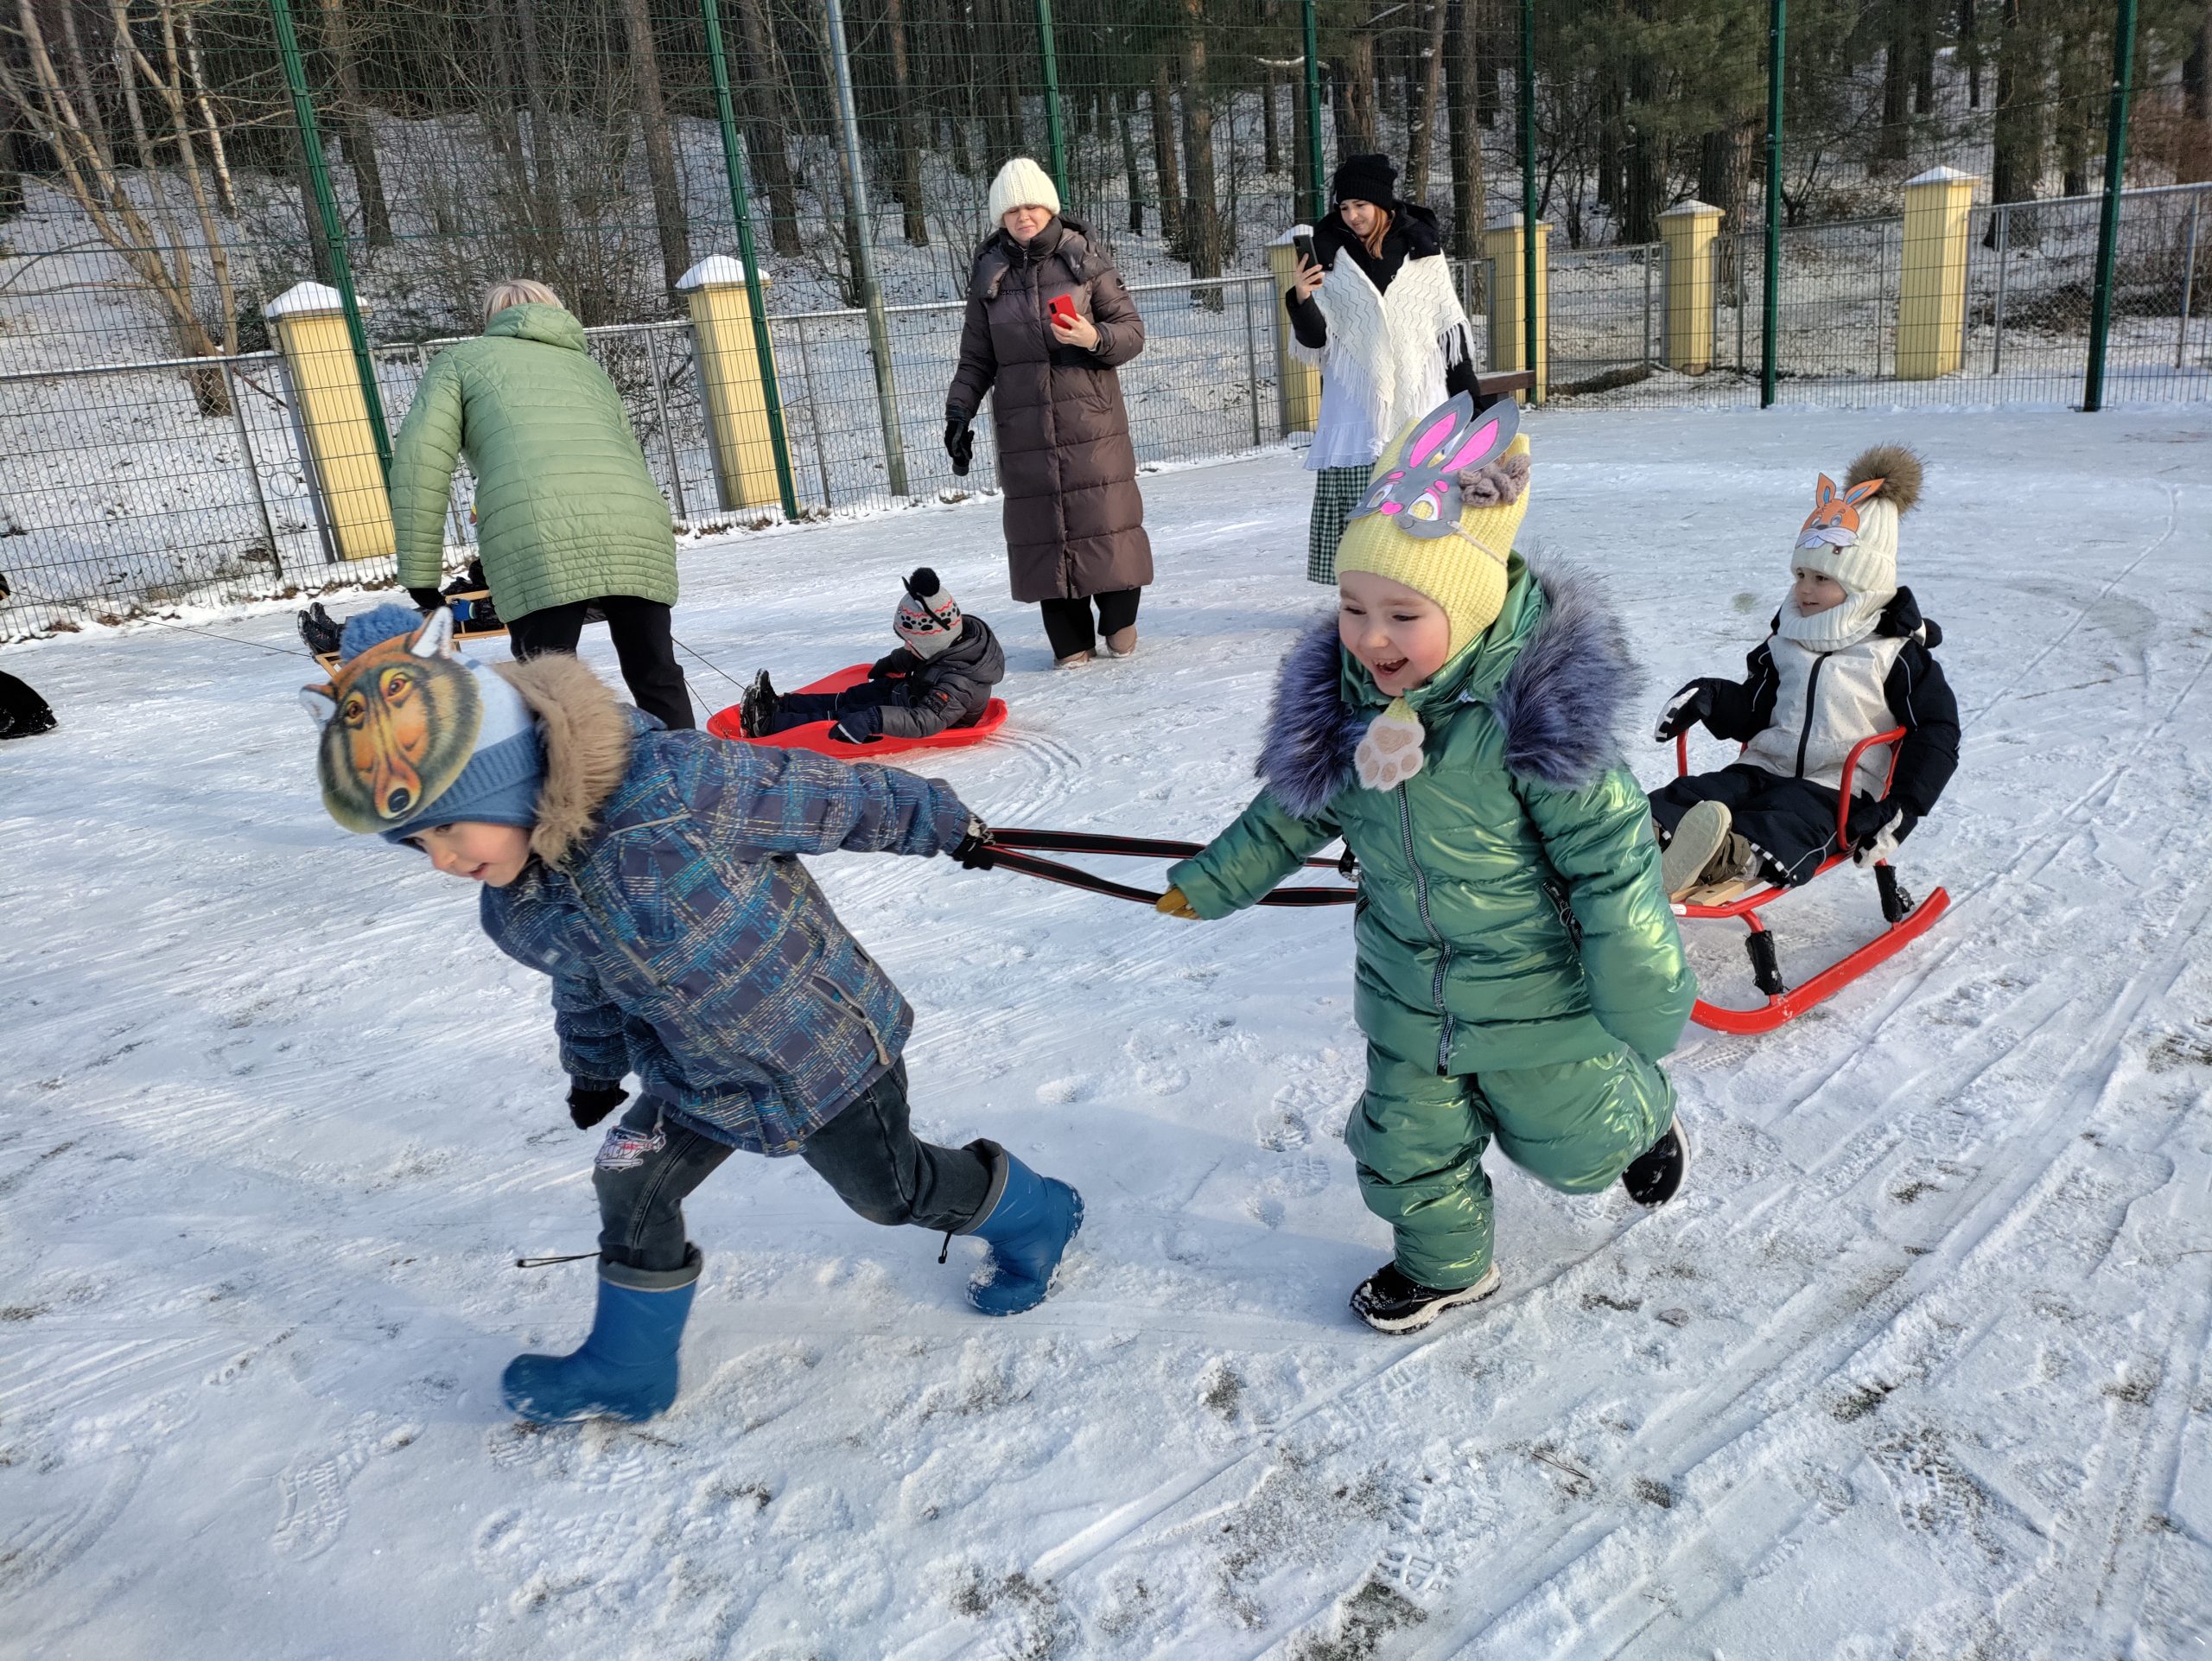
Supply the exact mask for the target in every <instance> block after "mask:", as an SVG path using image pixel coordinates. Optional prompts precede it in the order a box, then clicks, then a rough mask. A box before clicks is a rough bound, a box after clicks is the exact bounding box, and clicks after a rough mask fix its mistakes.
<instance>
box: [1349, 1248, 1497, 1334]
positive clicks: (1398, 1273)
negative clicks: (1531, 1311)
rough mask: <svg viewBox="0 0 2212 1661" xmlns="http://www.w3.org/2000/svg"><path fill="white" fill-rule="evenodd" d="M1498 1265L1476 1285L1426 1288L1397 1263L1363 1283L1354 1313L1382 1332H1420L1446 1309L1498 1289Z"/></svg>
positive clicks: (1354, 1296)
mask: <svg viewBox="0 0 2212 1661" xmlns="http://www.w3.org/2000/svg"><path fill="white" fill-rule="evenodd" d="M1498 1283H1499V1276H1498V1272H1497V1264H1496V1263H1492V1264H1491V1266H1490V1267H1489V1268H1488V1269H1485V1270H1483V1274H1482V1278H1481V1279H1480V1280H1478V1281H1477V1282H1475V1283H1474V1284H1473V1285H1472V1286H1461V1287H1455V1288H1447V1287H1441V1286H1423V1285H1422V1284H1421V1282H1419V1281H1417V1280H1414V1279H1413V1278H1412V1277H1411V1276H1408V1274H1407V1273H1406V1272H1405V1270H1402V1269H1400V1268H1399V1267H1398V1265H1397V1264H1396V1263H1395V1262H1394V1263H1384V1264H1383V1267H1382V1268H1380V1269H1378V1270H1376V1271H1375V1272H1374V1273H1373V1274H1372V1275H1370V1276H1368V1277H1367V1278H1366V1279H1365V1280H1363V1281H1362V1282H1360V1283H1359V1289H1358V1290H1357V1291H1356V1292H1354V1293H1353V1294H1352V1295H1351V1310H1352V1313H1353V1314H1356V1315H1357V1316H1358V1317H1359V1318H1360V1319H1361V1320H1362V1321H1365V1322H1366V1323H1367V1324H1368V1325H1369V1326H1370V1327H1374V1328H1375V1330H1376V1332H1378V1333H1391V1334H1393V1335H1394V1336H1401V1337H1402V1336H1403V1335H1404V1334H1406V1333H1417V1332H1419V1331H1421V1328H1422V1327H1426V1326H1427V1325H1428V1324H1429V1323H1430V1322H1431V1321H1434V1320H1435V1319H1436V1318H1437V1317H1438V1316H1439V1315H1440V1314H1444V1313H1445V1312H1446V1310H1450V1309H1457V1308H1460V1307H1461V1306H1462V1305H1464V1304H1469V1303H1478V1302H1480V1301H1482V1300H1483V1299H1484V1298H1486V1297H1488V1296H1489V1295H1491V1293H1493V1292H1495V1291H1497V1288H1498Z"/></svg>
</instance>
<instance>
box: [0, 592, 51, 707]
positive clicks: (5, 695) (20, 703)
mask: <svg viewBox="0 0 2212 1661" xmlns="http://www.w3.org/2000/svg"><path fill="white" fill-rule="evenodd" d="M5 592H6V590H5V589H0V594H4V593H5ZM53 725H54V711H53V710H50V709H48V707H47V703H46V700H45V699H44V698H42V697H40V696H39V695H38V694H37V693H36V692H34V691H33V690H31V689H30V688H29V687H28V686H26V685H25V684H23V683H22V682H21V681H19V680H17V679H16V678H15V677H14V676H13V675H10V674H5V673H0V738H28V737H29V736H30V735H32V734H33V733H42V732H44V731H46V730H47V729H48V728H50V727H52V726H53Z"/></svg>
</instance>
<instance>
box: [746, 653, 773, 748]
mask: <svg viewBox="0 0 2212 1661" xmlns="http://www.w3.org/2000/svg"><path fill="white" fill-rule="evenodd" d="M779 703H780V700H779V699H778V697H776V689H775V687H774V686H772V685H771V684H769V680H768V671H766V670H765V669H764V670H762V671H760V673H759V674H757V675H755V676H754V677H753V684H752V685H750V686H748V687H747V688H746V689H745V696H744V697H741V698H740V699H739V700H738V705H737V729H738V730H739V731H740V732H741V733H743V734H744V735H746V736H747V738H758V737H760V733H761V722H764V721H768V720H771V719H772V718H773V717H774V716H775V714H776V711H777V709H778V708H779Z"/></svg>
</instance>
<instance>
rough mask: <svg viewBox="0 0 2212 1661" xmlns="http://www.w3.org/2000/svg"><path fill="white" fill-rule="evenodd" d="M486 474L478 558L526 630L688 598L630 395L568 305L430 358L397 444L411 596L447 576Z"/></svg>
mask: <svg viewBox="0 0 2212 1661" xmlns="http://www.w3.org/2000/svg"><path fill="white" fill-rule="evenodd" d="M464 450H465V451H467V455H468V462H469V465H470V466H471V467H472V468H474V469H475V471H476V519H477V537H478V551H479V552H480V554H481V555H482V556H483V558H484V575H485V576H486V577H487V578H489V579H490V581H491V584H492V602H493V605H494V606H496V607H498V608H499V615H500V616H501V617H503V618H505V619H507V620H509V621H512V620H514V619H515V618H518V617H526V616H528V615H529V614H531V612H534V611H543V610H544V609H545V608H547V607H549V606H565V605H569V604H572V603H574V602H575V601H579V600H596V599H598V598H599V597H600V596H601V595H634V596H635V597H637V598H638V599H640V600H652V601H658V602H659V603H660V604H662V605H664V606H672V605H674V604H675V603H676V533H675V528H674V526H673V525H672V524H671V521H670V519H669V515H668V504H667V502H665V501H664V500H662V497H661V493H660V490H659V488H658V487H657V486H656V485H655V484H654V483H653V479H652V474H650V473H648V472H647V471H646V470H645V452H644V451H642V450H640V449H639V448H638V440H637V436H636V435H635V434H633V433H632V431H631V430H630V417H629V416H628V414H627V413H626V411H625V410H623V408H622V395H621V394H620V393H619V392H617V391H615V390H614V383H613V381H611V380H609V379H607V373H606V372H605V371H604V370H602V369H601V367H600V366H598V365H597V364H595V363H594V362H593V361H592V360H591V356H590V354H589V353H588V352H586V351H585V349H584V331H583V325H582V324H581V323H579V322H578V321H576V320H575V318H574V317H572V316H570V315H569V314H568V313H567V312H566V311H563V309H561V308H560V307H558V306H535V305H525V306H509V307H508V308H507V309H505V311H502V312H500V313H499V314H498V315H495V316H494V317H493V319H492V321H491V322H490V323H488V324H487V325H486V327H485V330H484V334H483V336H482V337H481V338H480V339H478V340H464V341H462V342H461V344H460V345H458V346H449V347H447V348H446V349H445V350H444V351H442V352H441V353H438V355H437V356H436V357H435V358H434V359H432V360H431V361H430V367H429V372H427V373H425V374H424V375H423V383H422V385H420V386H419V387H417V388H416V392H415V402H414V404H413V406H412V407H410V409H409V410H408V411H407V420H406V423H405V424H404V425H403V426H402V427H401V428H400V430H399V436H398V438H397V440H395V441H394V442H393V444H392V449H391V519H392V528H393V530H394V531H395V532H396V533H397V538H398V544H399V581H400V584H401V586H402V587H404V588H410V589H435V588H437V587H439V586H440V584H441V582H442V579H443V576H444V571H443V565H444V555H445V519H446V502H447V499H448V494H449V493H450V492H451V490H452V487H453V469H454V460H455V458H456V457H458V456H459V455H461V452H462V451H464Z"/></svg>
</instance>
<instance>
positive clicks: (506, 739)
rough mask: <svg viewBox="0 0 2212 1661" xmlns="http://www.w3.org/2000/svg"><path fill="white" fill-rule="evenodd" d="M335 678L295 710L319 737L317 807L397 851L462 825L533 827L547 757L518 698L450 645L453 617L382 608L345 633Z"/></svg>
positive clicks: (305, 690) (307, 693) (307, 691)
mask: <svg viewBox="0 0 2212 1661" xmlns="http://www.w3.org/2000/svg"><path fill="white" fill-rule="evenodd" d="M339 653H340V665H339V668H338V671H337V672H336V673H335V674H334V675H333V676H332V677H331V678H330V679H329V680H328V681H327V683H325V684H322V685H320V686H307V687H302V689H301V691H300V701H301V702H302V703H304V704H305V705H306V706H307V710H308V714H309V715H311V716H314V717H315V723H316V724H317V725H318V726H319V727H321V729H322V741H321V744H320V745H319V746H318V748H317V750H316V754H315V766H316V771H317V772H318V773H320V775H321V781H322V805H324V806H325V807H326V808H327V809H328V810H329V811H330V817H331V818H334V819H335V820H337V821H338V823H339V824H341V825H343V826H345V827H346V830H348V831H359V832H360V833H362V834H364V835H369V834H377V835H381V836H382V837H384V839H385V841H387V842H391V843H399V842H404V840H405V839H406V838H407V837H410V836H413V835H415V834H416V832H418V831H423V830H424V829H426V828H427V827H429V826H431V825H436V824H453V823H456V822H459V821H461V820H468V821H473V822H475V823H479V824H512V825H518V826H521V827H523V828H524V829H527V828H529V827H530V826H531V825H534V824H536V823H537V792H538V787H539V786H540V785H541V784H542V783H543V780H544V776H545V750H544V744H543V740H542V739H541V738H540V736H539V734H538V730H537V721H536V720H535V719H534V718H533V717H532V716H531V713H530V706H529V705H528V704H526V703H524V702H523V698H522V695H521V694H520V693H519V692H518V691H516V690H515V689H514V688H513V687H512V686H511V685H509V684H507V682H506V681H505V678H502V677H501V676H500V675H499V673H498V672H497V671H495V670H493V668H492V667H491V666H490V665H487V664H482V663H479V662H477V661H476V660H475V659H473V658H468V657H465V656H463V655H462V654H461V652H458V651H456V650H455V649H454V644H453V614H452V613H451V612H450V611H448V610H447V609H446V608H443V607H440V608H438V609H437V610H435V611H434V612H432V613H431V614H429V616H428V617H424V616H423V615H421V614H418V613H417V612H416V610H415V609H414V608H412V607H410V606H398V605H391V606H379V607H378V608H376V609H375V610H374V611H371V612H365V613H364V614H361V615H360V616H359V617H355V618H353V619H351V620H348V621H347V623H346V633H345V635H344V638H343V639H342V640H341V641H340V646H339Z"/></svg>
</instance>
